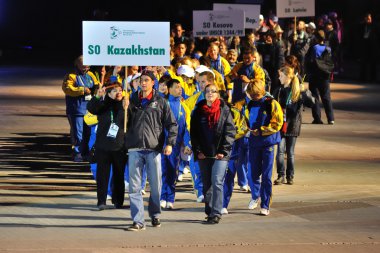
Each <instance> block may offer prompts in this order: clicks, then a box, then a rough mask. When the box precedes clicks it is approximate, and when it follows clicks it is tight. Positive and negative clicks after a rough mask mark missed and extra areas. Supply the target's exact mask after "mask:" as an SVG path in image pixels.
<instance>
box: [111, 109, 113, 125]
mask: <svg viewBox="0 0 380 253" xmlns="http://www.w3.org/2000/svg"><path fill="white" fill-rule="evenodd" d="M112 123H113V112H112V110H111V124H112Z"/></svg>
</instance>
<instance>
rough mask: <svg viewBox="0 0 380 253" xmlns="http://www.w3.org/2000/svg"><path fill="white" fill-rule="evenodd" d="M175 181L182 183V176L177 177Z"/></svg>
mask: <svg viewBox="0 0 380 253" xmlns="http://www.w3.org/2000/svg"><path fill="white" fill-rule="evenodd" d="M177 181H178V182H182V181H183V174H180V175H178V178H177Z"/></svg>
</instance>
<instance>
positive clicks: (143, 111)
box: [125, 90, 178, 153]
mask: <svg viewBox="0 0 380 253" xmlns="http://www.w3.org/2000/svg"><path fill="white" fill-rule="evenodd" d="M165 129H166V134H165V131H164V130H165ZM177 133H178V126H177V122H176V119H175V118H174V115H173V113H172V111H171V110H170V106H169V104H168V102H167V101H166V100H165V99H164V98H162V97H160V96H159V95H158V93H157V92H156V91H155V90H153V97H152V99H151V100H150V101H149V103H148V104H147V105H146V106H145V107H143V106H142V104H141V101H140V99H139V92H135V93H133V95H132V98H131V100H130V104H129V107H128V124H127V134H126V136H125V147H126V149H152V150H155V151H157V152H160V153H161V152H162V148H163V146H164V143H166V145H172V146H174V145H175V142H176V139H177ZM165 137H166V142H165Z"/></svg>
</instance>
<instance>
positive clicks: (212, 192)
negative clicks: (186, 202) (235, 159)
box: [198, 159, 228, 217]
mask: <svg viewBox="0 0 380 253" xmlns="http://www.w3.org/2000/svg"><path fill="white" fill-rule="evenodd" d="M198 162H199V167H200V169H201V174H202V181H203V195H204V196H205V213H206V214H207V216H209V217H214V216H217V217H221V216H222V214H221V211H222V208H223V185H224V178H225V175H226V170H227V164H228V161H222V160H215V159H204V160H198Z"/></svg>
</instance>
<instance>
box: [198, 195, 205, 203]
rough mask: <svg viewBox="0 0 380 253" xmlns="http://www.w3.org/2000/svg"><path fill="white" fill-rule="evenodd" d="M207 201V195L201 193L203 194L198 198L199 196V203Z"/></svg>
mask: <svg viewBox="0 0 380 253" xmlns="http://www.w3.org/2000/svg"><path fill="white" fill-rule="evenodd" d="M204 201H205V197H204V196H203V195H201V196H199V197H198V198H197V203H202V202H204Z"/></svg>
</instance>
